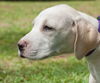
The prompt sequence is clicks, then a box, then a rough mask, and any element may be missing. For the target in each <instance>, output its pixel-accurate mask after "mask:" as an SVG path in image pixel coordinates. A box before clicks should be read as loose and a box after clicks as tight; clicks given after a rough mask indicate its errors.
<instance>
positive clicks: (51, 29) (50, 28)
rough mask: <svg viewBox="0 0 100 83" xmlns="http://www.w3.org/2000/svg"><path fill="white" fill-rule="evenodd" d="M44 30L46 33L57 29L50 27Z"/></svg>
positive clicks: (45, 27)
mask: <svg viewBox="0 0 100 83" xmlns="http://www.w3.org/2000/svg"><path fill="white" fill-rule="evenodd" d="M43 30H45V31H54V30H55V29H54V28H52V27H49V26H44V27H43Z"/></svg>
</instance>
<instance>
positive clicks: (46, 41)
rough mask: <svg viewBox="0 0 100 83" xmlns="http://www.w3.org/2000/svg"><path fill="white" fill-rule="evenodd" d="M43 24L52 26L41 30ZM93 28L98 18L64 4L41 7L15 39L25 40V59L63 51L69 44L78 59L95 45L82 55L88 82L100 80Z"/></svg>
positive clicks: (95, 31)
mask: <svg viewBox="0 0 100 83" xmlns="http://www.w3.org/2000/svg"><path fill="white" fill-rule="evenodd" d="M45 25H46V26H49V27H52V28H54V30H53V31H52V30H47V31H45V30H43V28H44V26H45ZM97 29H98V21H97V20H96V19H95V18H93V17H91V16H89V15H87V14H85V13H82V12H79V11H77V10H75V9H73V8H71V7H69V6H68V5H57V6H53V7H50V8H48V9H45V10H43V11H42V12H41V13H40V14H39V15H38V16H37V17H36V19H35V20H34V26H33V29H32V30H31V32H29V33H28V34H27V35H26V36H24V37H23V38H22V39H21V40H20V41H19V43H20V42H22V41H27V42H28V45H27V47H26V48H25V50H24V53H23V55H24V56H25V57H26V58H29V59H41V58H45V57H48V56H52V55H58V54H62V53H67V52H68V51H67V50H68V49H71V50H72V49H73V47H74V51H75V54H76V57H77V58H78V59H81V58H82V57H84V55H85V54H87V52H89V51H90V50H91V49H94V48H96V51H95V52H94V53H93V54H92V55H90V56H88V57H86V59H87V61H88V64H89V70H90V73H91V75H90V80H89V83H100V56H99V54H100V50H99V40H100V36H99V33H98V31H97ZM82 38H83V39H82ZM85 44H86V45H85ZM88 45H89V46H88ZM92 45H93V46H92ZM82 46H83V47H82ZM85 46H86V47H85ZM81 47H82V48H81ZM87 48H88V49H87ZM71 50H69V51H71ZM80 50H81V51H80ZM82 53H83V54H82Z"/></svg>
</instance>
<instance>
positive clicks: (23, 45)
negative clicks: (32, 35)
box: [18, 41, 27, 51]
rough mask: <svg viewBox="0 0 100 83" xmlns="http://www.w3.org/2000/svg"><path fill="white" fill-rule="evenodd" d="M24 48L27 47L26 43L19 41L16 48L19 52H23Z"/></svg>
mask: <svg viewBox="0 0 100 83" xmlns="http://www.w3.org/2000/svg"><path fill="white" fill-rule="evenodd" d="M26 46H27V43H26V41H20V42H19V43H18V48H19V50H20V51H23V50H24V48H25V47H26Z"/></svg>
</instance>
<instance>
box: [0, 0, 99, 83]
mask: <svg viewBox="0 0 100 83" xmlns="http://www.w3.org/2000/svg"><path fill="white" fill-rule="evenodd" d="M57 4H68V5H70V6H72V7H73V8H75V9H78V10H80V11H82V12H85V13H87V14H89V15H91V16H94V17H97V16H98V15H99V14H100V1H99V0H97V1H96V0H95V1H60V2H59V1H54V2H53V1H51V2H36V1H35V2H0V83H88V76H89V73H88V68H87V64H86V61H85V60H82V61H78V60H76V58H75V57H74V56H73V54H72V53H71V54H65V55H64V56H62V57H51V58H49V59H45V60H39V61H29V60H26V59H21V58H20V57H18V54H17V42H18V40H19V39H20V38H21V37H23V36H24V35H25V34H26V33H28V32H29V31H30V30H31V28H32V20H33V19H34V18H35V17H36V16H37V15H38V14H39V12H40V11H42V10H43V9H45V8H48V7H50V6H53V5H57Z"/></svg>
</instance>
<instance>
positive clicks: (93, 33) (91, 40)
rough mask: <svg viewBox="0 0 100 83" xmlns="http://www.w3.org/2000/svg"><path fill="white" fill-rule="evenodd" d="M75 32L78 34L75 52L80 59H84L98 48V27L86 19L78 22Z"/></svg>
mask: <svg viewBox="0 0 100 83" xmlns="http://www.w3.org/2000/svg"><path fill="white" fill-rule="evenodd" d="M74 30H75V34H76V38H75V42H74V52H75V55H76V57H77V58H78V59H82V58H83V57H84V56H85V55H86V54H87V53H88V52H89V51H91V50H93V49H94V48H96V47H97V46H98V43H99V33H98V31H97V30H96V27H95V26H93V25H92V24H91V23H89V22H88V21H87V20H85V19H84V18H78V19H77V20H76V26H75V27H74Z"/></svg>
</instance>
